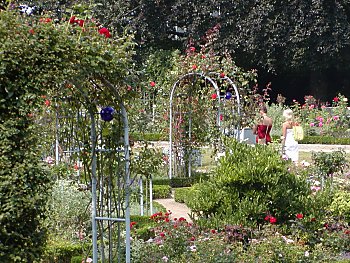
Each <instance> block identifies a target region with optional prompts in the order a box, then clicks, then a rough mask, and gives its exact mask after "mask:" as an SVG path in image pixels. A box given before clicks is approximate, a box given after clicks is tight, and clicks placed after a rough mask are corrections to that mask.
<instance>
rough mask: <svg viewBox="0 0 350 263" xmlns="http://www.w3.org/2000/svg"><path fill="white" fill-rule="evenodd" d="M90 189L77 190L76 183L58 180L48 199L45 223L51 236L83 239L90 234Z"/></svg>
mask: <svg viewBox="0 0 350 263" xmlns="http://www.w3.org/2000/svg"><path fill="white" fill-rule="evenodd" d="M90 202H91V193H90V191H84V190H79V186H78V184H76V183H74V182H72V181H67V180H58V181H56V182H55V183H54V185H53V191H52V196H51V198H50V201H49V211H50V213H49V216H48V218H47V225H48V226H49V229H50V234H51V236H52V237H54V236H59V237H60V238H61V239H66V240H75V241H77V240H83V239H85V237H86V236H88V235H89V234H90V227H91V226H90V224H91V223H90V221H91V213H90Z"/></svg>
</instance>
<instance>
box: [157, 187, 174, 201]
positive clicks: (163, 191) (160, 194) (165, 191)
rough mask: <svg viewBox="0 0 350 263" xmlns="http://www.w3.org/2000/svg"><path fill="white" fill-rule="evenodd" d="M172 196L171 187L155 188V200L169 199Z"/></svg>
mask: <svg viewBox="0 0 350 263" xmlns="http://www.w3.org/2000/svg"><path fill="white" fill-rule="evenodd" d="M170 194H171V188H170V186H169V185H154V186H153V198H154V199H159V198H169V197H170Z"/></svg>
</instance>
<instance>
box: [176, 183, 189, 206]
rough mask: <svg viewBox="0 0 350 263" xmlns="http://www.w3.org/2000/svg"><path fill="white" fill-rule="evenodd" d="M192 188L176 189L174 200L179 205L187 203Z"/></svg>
mask: <svg viewBox="0 0 350 263" xmlns="http://www.w3.org/2000/svg"><path fill="white" fill-rule="evenodd" d="M190 189H191V187H183V188H176V189H175V190H174V199H175V201H176V202H179V203H186V198H188V196H189V194H190Z"/></svg>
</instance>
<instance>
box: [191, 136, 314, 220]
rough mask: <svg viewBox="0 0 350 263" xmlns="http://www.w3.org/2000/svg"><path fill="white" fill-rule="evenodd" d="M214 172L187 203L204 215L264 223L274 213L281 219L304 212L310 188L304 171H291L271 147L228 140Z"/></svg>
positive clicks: (200, 184)
mask: <svg viewBox="0 0 350 263" xmlns="http://www.w3.org/2000/svg"><path fill="white" fill-rule="evenodd" d="M226 144H227V145H226V147H227V150H226V156H225V157H223V158H221V159H220V163H219V166H218V167H217V169H216V171H215V174H214V176H213V177H212V178H211V179H209V181H206V182H203V183H199V184H196V185H194V186H193V187H192V189H191V198H190V199H188V200H187V205H188V206H189V208H190V209H191V211H192V212H195V213H196V214H197V216H199V217H202V218H210V219H211V220H212V219H213V218H216V219H219V220H222V222H226V223H233V224H235V223H243V224H249V223H253V224H255V223H259V222H260V223H261V222H263V221H264V220H263V219H264V218H265V216H266V215H273V216H274V217H275V218H277V221H278V222H279V223H282V222H285V221H286V220H288V219H290V218H291V217H292V216H294V215H295V214H296V213H299V212H303V211H304V210H305V209H306V207H305V203H306V201H307V200H308V196H309V194H310V188H309V185H308V183H307V182H306V180H305V178H304V177H303V176H302V175H299V176H296V175H295V174H293V173H292V172H291V171H289V162H286V161H285V160H282V158H281V156H280V155H279V153H278V152H276V151H274V150H273V149H271V148H270V147H265V146H261V145H256V147H252V146H250V145H246V144H241V143H238V142H237V141H235V140H228V141H227V142H226ZM281 186H283V187H281Z"/></svg>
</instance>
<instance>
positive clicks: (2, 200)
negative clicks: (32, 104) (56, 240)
mask: <svg viewBox="0 0 350 263" xmlns="http://www.w3.org/2000/svg"><path fill="white" fill-rule="evenodd" d="M0 13H1V12H0ZM16 118H17V117H16ZM37 134H38V131H37V130H36V129H34V128H33V126H31V125H30V124H29V123H27V122H24V121H17V120H16V121H11V120H8V121H6V120H4V119H3V117H2V115H1V113H0V178H1V180H0V225H1V229H0V240H1V242H0V262H20V261H25V262H34V261H35V260H36V259H37V258H39V257H40V254H41V253H42V250H43V247H44V245H45V242H46V238H47V229H46V227H45V226H44V225H43V223H44V220H45V218H46V216H47V213H46V203H47V200H48V197H49V195H50V191H51V185H50V183H51V177H50V173H49V170H48V169H45V167H44V166H43V165H42V164H41V163H40V157H39V155H38V148H37V145H36V144H37V143H38V142H37V138H36V137H37ZM24 149H26V150H24Z"/></svg>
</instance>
